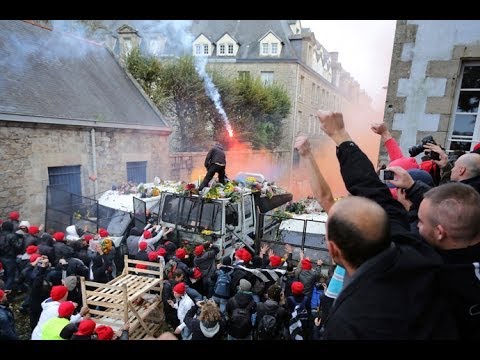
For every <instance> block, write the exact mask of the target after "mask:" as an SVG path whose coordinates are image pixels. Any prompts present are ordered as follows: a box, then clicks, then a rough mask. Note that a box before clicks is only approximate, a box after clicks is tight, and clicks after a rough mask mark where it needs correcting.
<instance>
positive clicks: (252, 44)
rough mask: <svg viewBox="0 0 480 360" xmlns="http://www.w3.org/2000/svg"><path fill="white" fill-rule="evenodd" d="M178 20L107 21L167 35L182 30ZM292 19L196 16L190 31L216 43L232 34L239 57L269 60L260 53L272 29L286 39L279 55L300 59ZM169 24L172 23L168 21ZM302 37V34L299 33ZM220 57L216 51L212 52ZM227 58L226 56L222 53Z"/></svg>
mask: <svg viewBox="0 0 480 360" xmlns="http://www.w3.org/2000/svg"><path fill="white" fill-rule="evenodd" d="M175 21H176V20H166V21H162V20H104V21H103V22H104V24H105V25H106V26H107V27H108V28H109V29H110V31H111V32H112V33H116V32H117V30H118V29H119V28H120V27H121V26H122V25H128V26H130V27H132V28H134V29H136V30H138V35H139V36H141V37H144V36H145V35H146V34H148V33H150V32H152V33H153V32H156V31H158V32H162V33H163V34H164V35H170V34H171V35H172V36H173V35H176V36H177V38H176V40H178V36H179V35H178V33H175V32H174V31H172V28H174V27H172V24H173V23H174V22H175ZM291 21H292V20H193V21H192V23H191V26H190V27H189V29H185V30H188V32H189V33H190V34H191V35H192V37H191V39H190V40H191V41H193V40H194V39H196V38H197V37H198V36H199V35H200V34H203V35H205V36H206V37H207V38H208V39H209V40H210V41H212V42H213V43H216V42H217V41H218V40H220V39H221V38H222V36H223V35H225V34H228V35H230V36H231V37H232V38H233V39H235V41H237V43H239V44H240V48H239V51H238V53H237V56H236V59H237V60H241V59H249V60H253V59H254V60H268V59H270V58H269V57H265V56H260V43H259V40H260V39H261V38H263V37H264V36H265V35H267V34H268V33H269V32H270V31H271V32H273V33H274V34H275V36H277V37H279V38H280V40H281V41H282V42H283V46H282V52H281V53H280V57H275V59H290V60H297V59H299V58H300V56H299V55H298V54H296V52H295V49H294V48H293V46H292V45H291V43H290V40H289V36H292V35H293V33H292V31H291V29H290V26H289V23H290V22H291ZM167 24H169V25H167ZM298 38H299V39H301V36H300V37H298ZM174 45H175V44H172V41H171V40H170V41H167V44H166V50H165V52H167V53H169V52H170V51H169V49H168V48H169V47H172V48H173V47H174ZM185 51H186V52H187V53H188V54H191V53H192V48H191V47H189V48H188V49H185ZM210 57H211V58H215V57H216V52H214V53H213V54H212V56H210ZM222 58H225V57H222Z"/></svg>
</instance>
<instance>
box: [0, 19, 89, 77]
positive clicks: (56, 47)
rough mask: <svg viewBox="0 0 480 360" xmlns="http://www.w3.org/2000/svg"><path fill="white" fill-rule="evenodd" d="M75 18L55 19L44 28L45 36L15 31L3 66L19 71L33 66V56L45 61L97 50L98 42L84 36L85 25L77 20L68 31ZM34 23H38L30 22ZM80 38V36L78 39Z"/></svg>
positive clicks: (2, 60) (68, 57)
mask: <svg viewBox="0 0 480 360" xmlns="http://www.w3.org/2000/svg"><path fill="white" fill-rule="evenodd" d="M73 24H74V22H73V21H71V20H70V21H66V20H54V21H52V23H51V25H50V27H51V29H52V31H50V30H48V29H38V30H39V31H43V32H45V33H44V36H42V37H28V36H23V35H22V36H19V35H17V34H15V33H11V34H9V36H10V39H9V44H12V45H13V48H11V49H10V51H9V54H7V56H2V57H1V60H0V66H9V67H10V69H13V70H14V71H16V72H19V73H23V72H24V71H25V70H26V68H25V67H26V66H31V64H32V62H31V61H29V59H30V58H38V59H42V61H44V62H46V63H49V62H50V63H51V62H62V61H65V60H73V59H75V58H83V57H85V56H87V55H88V53H89V52H91V51H95V50H98V44H95V43H93V42H91V41H88V40H85V39H86V37H85V33H86V29H85V28H84V27H83V26H82V25H81V24H77V23H75V28H74V31H75V32H74V33H72V32H65V30H67V29H69V28H73V26H74V25H73ZM28 26H35V25H30V24H29V25H28ZM79 39H81V40H79Z"/></svg>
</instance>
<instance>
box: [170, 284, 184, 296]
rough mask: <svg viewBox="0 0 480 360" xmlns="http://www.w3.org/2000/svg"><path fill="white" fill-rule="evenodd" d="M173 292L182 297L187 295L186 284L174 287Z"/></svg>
mask: <svg viewBox="0 0 480 360" xmlns="http://www.w3.org/2000/svg"><path fill="white" fill-rule="evenodd" d="M173 291H174V292H176V293H177V294H180V295H183V294H185V291H186V288H185V283H184V282H181V283H178V284H177V285H175V286H174V287H173Z"/></svg>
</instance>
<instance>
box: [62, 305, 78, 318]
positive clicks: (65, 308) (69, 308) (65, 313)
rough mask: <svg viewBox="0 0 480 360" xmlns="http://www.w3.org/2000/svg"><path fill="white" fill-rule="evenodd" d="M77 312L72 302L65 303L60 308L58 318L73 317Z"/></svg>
mask: <svg viewBox="0 0 480 360" xmlns="http://www.w3.org/2000/svg"><path fill="white" fill-rule="evenodd" d="M74 311H75V305H73V302H71V301H64V302H62V303H61V304H60V306H59V307H58V316H59V317H61V318H66V317H70V316H72V314H73V312H74Z"/></svg>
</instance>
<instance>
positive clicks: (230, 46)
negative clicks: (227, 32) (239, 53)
mask: <svg viewBox="0 0 480 360" xmlns="http://www.w3.org/2000/svg"><path fill="white" fill-rule="evenodd" d="M228 55H233V44H228Z"/></svg>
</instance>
